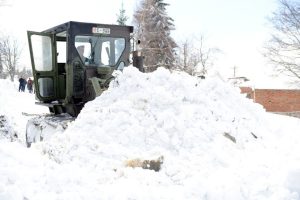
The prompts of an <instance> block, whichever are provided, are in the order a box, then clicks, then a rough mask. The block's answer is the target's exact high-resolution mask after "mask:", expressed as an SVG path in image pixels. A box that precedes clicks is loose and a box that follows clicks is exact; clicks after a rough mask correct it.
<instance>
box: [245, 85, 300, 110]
mask: <svg viewBox="0 0 300 200" xmlns="http://www.w3.org/2000/svg"><path fill="white" fill-rule="evenodd" d="M241 93H247V96H248V97H249V98H251V99H253V100H254V102H256V103H259V104H261V105H263V107H264V108H265V109H266V111H268V112H297V111H300V90H275V89H254V90H252V89H251V88H250V89H249V88H241Z"/></svg>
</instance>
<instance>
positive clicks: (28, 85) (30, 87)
mask: <svg viewBox="0 0 300 200" xmlns="http://www.w3.org/2000/svg"><path fill="white" fill-rule="evenodd" d="M32 84H33V81H32V80H31V78H29V79H28V81H27V90H28V91H29V93H32Z"/></svg>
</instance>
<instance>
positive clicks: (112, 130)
mask: <svg viewBox="0 0 300 200" xmlns="http://www.w3.org/2000/svg"><path fill="white" fill-rule="evenodd" d="M264 115H265V111H264V109H263V108H262V106H261V105H259V104H254V103H253V102H252V101H251V100H249V99H246V98H245V97H244V95H242V94H240V91H239V89H238V88H233V87H232V86H231V85H228V84H227V83H225V82H223V81H222V80H221V79H219V78H211V79H209V80H202V79H198V78H195V77H191V76H189V75H187V74H185V73H176V72H175V73H171V72H170V71H168V70H166V69H164V68H159V69H158V70H156V71H155V72H153V73H148V74H145V73H140V72H139V71H138V70H137V69H136V68H133V67H129V68H126V69H125V71H124V73H122V74H120V75H119V76H117V78H116V80H115V81H114V82H113V83H112V84H111V86H110V88H109V89H108V90H107V91H106V92H104V93H103V94H102V95H101V96H100V97H98V98H97V99H95V100H94V101H91V102H89V103H87V104H86V105H85V107H84V109H83V110H82V112H81V114H80V115H79V117H78V118H77V119H76V121H75V122H74V124H73V125H72V126H71V127H70V128H69V131H68V132H69V135H70V137H74V138H78V137H83V138H82V139H83V140H90V141H95V142H96V143H98V142H101V143H104V144H105V143H107V142H111V141H115V143H116V144H118V145H121V146H124V147H125V148H138V152H140V151H141V150H143V151H149V150H153V149H156V148H158V149H159V148H163V149H166V150H169V151H178V150H179V149H182V148H188V149H189V148H196V147H199V143H204V144H203V145H205V143H207V142H209V141H211V140H213V139H214V138H215V137H219V136H220V135H230V136H232V137H233V138H234V139H235V141H234V142H236V143H237V144H238V146H243V145H244V143H246V142H248V141H252V140H255V139H256V138H258V137H262V136H263V134H264V133H262V132H261V129H258V127H257V124H260V123H262V120H263V118H264ZM78 130H79V131H78ZM224 139H225V138H224ZM81 141H82V140H81ZM83 143H84V142H83ZM135 145H138V146H135Z"/></svg>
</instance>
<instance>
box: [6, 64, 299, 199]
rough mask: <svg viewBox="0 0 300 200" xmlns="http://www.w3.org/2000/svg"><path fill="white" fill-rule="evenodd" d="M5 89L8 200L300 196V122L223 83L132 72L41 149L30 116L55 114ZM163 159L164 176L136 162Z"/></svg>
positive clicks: (28, 97) (162, 72)
mask: <svg viewBox="0 0 300 200" xmlns="http://www.w3.org/2000/svg"><path fill="white" fill-rule="evenodd" d="M0 86H1V90H0V105H1V106H0V116H3V117H2V118H5V120H4V121H5V123H2V124H5V128H6V131H3V129H4V128H3V127H2V128H1V127H0V134H1V135H2V136H1V137H0V138H1V139H0V159H1V162H0V200H2V199H4V200H40V199H43V200H47V199H49V200H50V199H51V200H53V199H63V200H66V199H67V200H76V199H88V200H90V199H93V200H94V199H99V200H134V199H136V200H158V199H159V200H167V199H168V200H177V199H178V200H182V199H189V200H202V199H203V200H220V199H224V200H235V199H236V200H240V199H248V200H254V199H259V200H262V199H266V200H269V199H274V200H275V199H276V200H277V199H278V200H292V199H295V200H296V199H300V153H299V152H300V146H299V144H300V135H299V134H298V130H299V128H300V121H299V119H296V118H291V117H286V116H280V115H274V114H270V113H266V112H265V111H264V109H263V108H262V106H260V105H258V104H254V103H253V102H252V101H251V100H249V99H247V98H245V97H244V96H243V95H242V94H240V93H239V89H237V88H233V87H232V86H230V85H228V84H227V83H224V82H223V81H222V80H220V79H219V78H218V77H209V78H207V79H205V80H201V79H197V78H194V77H190V76H188V75H187V74H184V73H177V72H176V73H175V72H174V73H170V72H169V71H167V70H165V69H163V68H159V69H158V70H157V71H155V72H153V73H149V74H142V73H140V72H138V71H137V70H136V69H135V68H132V67H128V68H126V69H125V70H124V72H123V73H122V74H119V75H118V77H117V79H116V80H115V81H114V82H113V83H112V84H111V87H110V88H109V90H108V91H106V92H105V93H103V95H101V96H100V97H98V98H97V99H95V100H94V101H92V102H89V103H87V104H86V105H85V107H84V109H83V110H82V112H81V114H80V115H79V117H78V118H77V119H76V120H75V121H74V122H72V123H71V124H70V126H69V128H68V129H67V130H66V131H65V132H64V133H63V134H61V133H57V134H54V136H52V137H51V138H50V139H49V140H47V141H44V142H40V143H36V144H33V145H32V147H31V148H26V147H25V139H24V138H25V126H26V122H27V120H28V119H29V118H30V116H25V115H22V112H25V113H31V114H33V113H35V114H38V113H45V112H47V109H46V108H44V107H41V106H37V105H34V101H35V100H34V95H32V94H29V93H19V92H17V87H16V86H15V85H13V84H12V83H11V82H9V81H4V80H0ZM0 121H1V117H0ZM0 123H1V122H0ZM2 126H3V125H2ZM1 130H2V132H1ZM10 133H12V134H14V133H15V134H17V135H18V136H19V137H18V139H16V140H15V141H14V142H11V140H10V139H7V137H5V135H7V134H10ZM159 157H160V158H163V163H162V165H161V169H160V170H159V171H158V172H155V171H153V170H148V169H142V168H139V167H137V168H131V167H127V166H126V163H128V161H129V160H132V159H140V160H143V159H146V160H151V159H157V158H159Z"/></svg>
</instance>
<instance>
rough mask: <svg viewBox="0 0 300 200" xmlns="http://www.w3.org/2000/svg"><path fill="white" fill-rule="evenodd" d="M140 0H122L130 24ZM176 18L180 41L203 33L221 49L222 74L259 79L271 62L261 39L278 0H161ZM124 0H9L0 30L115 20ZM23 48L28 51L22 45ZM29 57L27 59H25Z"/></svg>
mask: <svg viewBox="0 0 300 200" xmlns="http://www.w3.org/2000/svg"><path fill="white" fill-rule="evenodd" d="M138 2H139V0H124V8H125V10H126V13H127V15H128V16H129V17H130V19H129V21H128V24H129V25H130V24H131V21H132V14H133V13H134V11H135V9H136V7H137V5H138ZM165 2H167V3H170V6H168V7H167V11H168V14H169V16H170V17H172V18H173V19H174V21H175V27H176V30H175V31H173V33H172V36H173V37H174V39H175V40H176V41H177V42H178V43H180V41H183V40H185V39H187V38H191V37H196V38H197V37H199V36H200V35H204V38H205V42H206V45H207V46H209V47H216V48H219V49H220V50H221V51H222V54H221V55H220V56H219V59H218V61H217V67H216V69H217V70H218V71H220V73H221V74H222V75H224V77H226V78H228V77H230V76H232V75H233V67H234V66H235V67H236V69H237V70H236V75H237V76H247V77H249V78H250V79H251V80H253V81H256V82H261V81H262V80H266V79H264V77H265V74H271V72H270V67H267V64H266V62H265V60H264V59H263V57H262V56H261V51H262V45H263V43H264V42H265V41H266V40H267V39H268V38H269V37H270V33H271V31H270V29H269V26H270V25H269V24H268V20H267V17H270V16H271V14H272V12H273V11H275V9H276V7H277V0H226V1H225V0H165ZM121 3H122V0H109V1H103V0H85V1H82V0H65V1H63V0H51V1H41V0H26V1H24V0H11V6H9V7H2V8H0V9H1V10H0V23H1V25H0V26H1V29H2V32H13V34H14V35H16V36H17V37H19V38H20V39H21V40H22V41H24V43H25V44H26V42H27V38H26V30H33V31H42V30H45V29H47V28H50V27H52V26H55V25H58V24H61V23H64V22H66V21H84V22H95V23H109V24H112V23H115V22H116V18H117V13H118V12H119V9H120V7H121ZM24 51H27V47H25V49H24ZM28 60H29V59H28Z"/></svg>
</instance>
